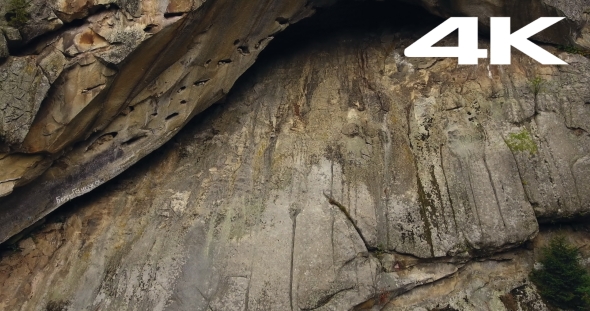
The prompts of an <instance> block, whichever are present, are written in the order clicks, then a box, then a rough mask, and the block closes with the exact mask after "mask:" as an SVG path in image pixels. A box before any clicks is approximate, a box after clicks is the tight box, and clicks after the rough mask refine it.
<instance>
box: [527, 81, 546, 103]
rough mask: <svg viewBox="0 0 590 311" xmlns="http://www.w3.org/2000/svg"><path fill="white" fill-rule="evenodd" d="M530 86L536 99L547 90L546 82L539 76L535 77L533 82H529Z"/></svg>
mask: <svg viewBox="0 0 590 311" xmlns="http://www.w3.org/2000/svg"><path fill="white" fill-rule="evenodd" d="M529 84H530V87H531V91H533V94H534V95H535V98H536V97H537V95H539V93H540V92H541V91H543V90H544V88H545V80H543V78H541V77H539V76H536V77H534V78H533V79H532V80H531V81H529Z"/></svg>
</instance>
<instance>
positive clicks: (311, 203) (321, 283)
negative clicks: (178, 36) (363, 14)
mask: <svg viewBox="0 0 590 311" xmlns="http://www.w3.org/2000/svg"><path fill="white" fill-rule="evenodd" d="M390 34H391V32H390V31H388V30H379V31H377V32H363V33H359V34H355V33H346V32H344V33H343V34H340V35H337V34H336V35H333V36H331V37H330V39H322V40H320V41H315V42H314V43H313V44H307V45H306V46H305V47H301V48H298V49H297V50H296V51H295V53H274V54H272V53H271V55H275V56H274V57H273V56H269V57H270V58H267V59H265V61H264V62H263V63H262V64H261V65H260V66H258V68H257V69H255V70H254V71H253V72H250V73H248V74H247V75H246V76H245V78H244V79H243V80H241V82H239V83H238V84H237V86H236V88H235V90H234V91H233V92H232V93H231V94H230V95H229V96H228V98H227V99H226V101H225V103H223V104H220V105H218V106H215V107H214V108H211V109H210V110H208V111H207V112H205V113H204V114H203V115H201V116H198V117H197V118H196V119H194V121H193V122H191V123H190V125H189V126H188V127H187V128H185V130H183V131H182V133H181V134H180V135H179V136H177V137H176V138H174V139H173V140H172V141H171V142H169V143H168V144H166V145H165V146H164V148H162V149H160V151H158V152H157V153H155V154H153V155H150V156H149V157H147V158H146V159H145V160H144V161H141V162H140V163H138V164H137V165H136V166H134V167H133V168H131V169H130V170H129V171H127V172H125V173H124V176H121V177H120V178H117V179H116V180H114V181H113V182H110V183H108V184H107V185H105V186H103V187H101V188H100V189H97V190H95V191H93V192H92V193H91V194H89V195H88V196H86V197H84V198H82V200H77V201H75V202H71V204H68V206H69V207H70V209H69V210H68V211H64V212H63V213H64V214H62V215H63V216H61V217H56V220H57V222H56V221H55V220H54V221H49V223H48V224H47V225H46V226H45V227H42V228H41V229H40V231H38V233H36V234H35V235H34V238H26V239H23V240H21V241H20V242H19V244H18V246H19V247H21V248H22V249H23V251H22V252H15V253H10V254H8V255H6V256H3V257H2V259H1V260H0V271H2V273H0V308H4V309H15V310H38V309H43V308H45V307H46V306H47V305H49V304H51V305H64V306H67V308H68V309H69V310H95V309H104V310H121V309H137V310H145V309H148V310H290V309H293V310H350V309H356V310H371V309H372V310H381V309H385V310H398V309H399V310H432V309H434V308H437V307H439V308H444V307H446V306H447V305H449V306H450V307H453V308H456V309H457V310H481V308H480V307H481V306H483V305H487V306H488V308H489V309H490V310H502V311H503V310H512V309H509V307H508V306H507V305H506V302H505V301H508V302H509V303H510V302H514V303H516V304H517V305H520V306H523V305H532V306H535V308H537V307H538V308H539V309H538V310H543V308H544V305H542V302H541V301H540V300H539V297H538V294H537V293H536V292H535V290H534V287H532V286H531V285H530V283H529V282H528V281H526V275H527V274H528V271H530V268H531V266H532V265H533V264H534V258H535V257H534V256H535V251H531V250H527V249H523V248H519V249H517V250H509V249H512V248H514V247H516V246H519V245H522V244H524V243H527V241H529V240H531V239H533V237H534V236H535V235H536V234H537V231H538V225H537V220H536V216H535V212H537V213H538V214H539V215H546V214H543V213H550V212H551V213H556V214H557V215H560V214H559V213H566V212H567V213H570V212H573V213H577V214H581V213H584V212H587V210H586V209H585V208H586V207H583V206H579V205H578V206H577V207H576V205H573V204H574V203H575V202H579V201H580V199H581V198H580V197H579V195H580V194H579V193H578V194H576V192H575V189H582V188H584V187H586V188H587V186H586V185H585V184H584V183H585V182H587V179H584V176H583V175H580V174H579V173H575V174H574V173H572V171H569V169H568V170H565V169H564V167H563V166H562V164H561V163H560V162H558V161H549V160H548V159H550V157H551V158H552V159H561V158H563V159H570V158H571V157H573V156H574V155H576V154H577V153H576V152H578V153H580V154H582V153H584V152H586V156H584V157H580V158H576V161H575V162H574V163H576V167H580V169H583V168H585V167H586V165H587V151H586V150H585V149H584V148H585V147H584V148H581V149H579V148H578V149H575V148H573V147H572V148H573V149H571V148H570V147H568V146H569V144H571V145H573V146H578V145H575V144H574V143H573V142H575V141H576V139H587V138H584V137H586V136H587V133H582V135H580V136H576V134H575V133H572V130H571V129H568V125H567V123H566V122H567V121H566V120H567V118H566V117H565V116H564V112H563V111H567V109H566V110H563V108H564V107H575V102H574V103H572V102H571V101H570V100H569V99H567V97H563V94H567V90H563V92H564V93H560V91H559V88H555V90H554V91H552V92H547V93H542V94H545V96H550V95H551V96H553V97H552V98H555V99H551V100H550V99H548V98H545V102H543V101H541V100H540V98H541V96H539V95H540V94H537V104H535V99H534V97H535V96H534V94H532V91H531V89H530V88H529V86H528V81H529V80H530V79H531V77H533V74H532V73H537V72H539V71H542V70H546V71H547V73H546V75H545V76H544V77H545V78H546V79H547V81H548V83H560V81H562V79H566V78H564V76H563V75H564V74H565V75H566V76H567V73H563V72H562V71H560V70H558V69H556V68H554V67H549V68H548V67H540V66H538V67H537V65H535V64H532V63H530V62H529V60H527V59H523V58H519V57H515V58H514V61H513V62H514V63H513V65H512V66H505V67H496V68H494V67H492V68H490V69H488V66H487V64H483V63H482V64H480V65H479V66H478V67H475V68H474V67H472V68H466V67H462V66H457V65H456V61H455V60H435V61H432V62H429V63H430V65H429V66H423V67H424V68H423V69H419V68H418V65H414V60H412V59H406V58H404V57H402V56H401V54H400V46H404V45H406V44H407V42H409V40H410V39H408V37H406V36H407V34H406V33H396V35H395V36H394V37H395V38H396V39H395V40H394V41H388V40H385V39H384V38H391V36H390ZM275 52H276V51H275ZM562 57H565V56H562ZM588 63H589V62H588V61H587V60H585V59H579V63H578V64H577V65H572V67H570V70H569V71H568V72H574V70H581V69H580V68H583V66H587V65H588ZM525 67H526V68H528V69H529V70H530V73H529V72H528V71H524V70H522V68H525ZM536 70H538V71H536ZM577 74H578V75H579V76H580V79H583V77H585V75H586V74H587V71H580V72H579V73H577ZM453 79H455V80H453ZM192 80H193V79H191V80H190V81H192ZM278 82H280V83H278ZM556 85H559V84H556ZM175 94H181V96H184V95H182V94H183V93H182V92H180V93H175ZM176 96H178V95H176ZM577 98H579V97H577ZM550 104H551V105H553V107H554V108H555V109H553V108H552V109H549V108H547V107H549V106H544V105H550ZM152 105H153V103H150V102H149V101H148V102H145V103H143V104H139V105H137V106H136V107H135V109H134V110H133V111H130V112H128V114H131V115H132V114H136V113H137V114H140V115H143V116H146V117H148V116H149V115H150V112H152V111H153V109H154V108H153V107H154V106H152ZM159 109H160V110H158V111H160V113H161V111H162V110H161V109H163V108H161V107H160V108H159ZM527 114H529V115H527ZM523 116H524V117H523ZM531 116H532V117H531ZM147 120H149V119H147ZM148 122H149V121H148ZM121 124H122V125H126V124H128V123H121ZM350 124H355V125H356V127H355V126H351V125H350ZM349 128H356V129H357V130H355V131H349V130H347V129H349ZM525 130H526V132H525V133H528V134H527V135H525V134H522V133H523V131H525ZM574 132H575V131H574ZM119 133H120V134H118V135H117V137H119V135H126V133H125V132H123V131H119ZM511 133H512V134H514V133H516V134H518V135H517V136H511V135H510V134H511ZM570 136H571V137H570ZM560 137H561V139H559V138H560ZM570 138H571V139H573V142H571V141H570ZM531 141H532V142H533V143H531ZM106 142H108V141H106ZM96 148H98V147H96ZM542 156H543V157H545V158H541V157H542ZM545 159H546V160H545ZM534 161H541V162H543V163H544V162H545V161H547V162H548V164H547V167H548V168H547V174H561V175H549V176H564V177H563V178H564V179H565V178H570V179H568V180H571V182H572V184H571V186H572V187H570V188H568V189H563V190H559V189H555V190H554V191H555V192H554V193H556V194H558V195H559V196H560V198H564V199H563V200H565V198H568V200H570V201H567V202H569V203H568V204H572V205H569V206H568V208H571V209H568V210H564V211H561V212H560V211H558V210H544V209H543V208H544V206H542V205H539V206H536V207H537V210H536V211H535V209H534V206H533V205H535V204H532V203H531V201H530V199H529V192H528V191H530V190H527V188H526V185H524V184H525V181H523V179H524V177H523V176H524V175H522V174H524V173H522V172H524V169H526V168H527V167H530V168H531V169H534V168H535V167H536V166H535V163H536V162H534ZM60 165H61V166H69V165H72V163H68V162H64V163H60ZM48 172H51V170H49V171H48ZM566 173H569V174H570V175H567V174H566ZM531 174H532V176H536V175H534V173H531ZM95 178H98V177H96V176H95ZM551 179H554V177H551ZM531 180H534V178H533V179H531ZM537 182H538V183H541V181H537ZM553 182H554V183H557V182H556V181H553ZM526 184H528V182H526ZM92 185H94V184H92V183H87V184H80V185H78V186H77V187H75V189H70V190H69V191H67V192H65V193H61V192H60V193H56V194H55V195H56V196H59V200H62V198H63V197H64V196H68V195H72V196H73V195H75V194H78V193H84V192H87V190H89V189H92V188H93V186H92ZM66 201H67V200H66ZM564 202H565V201H564ZM549 208H555V207H551V206H548V207H547V209H549ZM564 209H565V207H564ZM556 219H557V218H556ZM586 230H587V229H586ZM568 234H570V236H571V237H572V239H574V238H575V239H574V241H575V242H576V243H577V244H578V245H584V243H586V241H587V238H588V235H587V232H586V231H580V230H579V231H575V232H568ZM544 241H546V235H542V236H541V238H539V239H535V242H534V243H535V244H542V243H544ZM536 249H538V246H537V247H536ZM497 252H503V253H500V254H496V255H494V253H497ZM474 256H477V258H478V259H477V260H476V259H474ZM584 256H586V257H584V258H587V256H588V252H587V250H586V249H584ZM33 280H34V281H33ZM7 293H11V294H7ZM13 293H17V294H13ZM507 299H508V300H507ZM388 308H389V309H388ZM523 310H524V308H523Z"/></svg>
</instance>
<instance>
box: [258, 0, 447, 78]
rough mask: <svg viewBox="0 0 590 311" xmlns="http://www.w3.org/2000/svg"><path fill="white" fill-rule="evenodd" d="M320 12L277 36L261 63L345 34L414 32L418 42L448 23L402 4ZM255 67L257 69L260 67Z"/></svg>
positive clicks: (346, 5) (340, 6) (346, 4)
mask: <svg viewBox="0 0 590 311" xmlns="http://www.w3.org/2000/svg"><path fill="white" fill-rule="evenodd" d="M316 10H317V11H316V13H315V14H314V15H312V16H311V17H308V18H306V19H303V20H301V21H299V22H297V23H296V24H293V25H290V26H289V27H287V28H286V29H285V30H284V31H283V32H281V33H279V34H277V35H276V37H275V38H274V39H273V40H272V41H271V42H270V43H269V45H268V46H267V47H266V49H265V50H264V51H262V52H261V53H260V55H259V56H258V60H257V63H260V62H265V61H266V60H267V59H268V58H274V57H275V56H284V55H285V54H287V55H288V54H290V53H296V52H297V50H298V49H300V48H304V47H305V46H306V45H308V44H311V43H314V42H320V41H322V40H324V39H326V38H331V37H334V36H338V35H339V34H341V33H351V32H354V33H361V34H370V33H379V32H381V31H383V30H386V29H387V30H390V31H396V32H406V31H411V32H412V33H413V34H415V35H416V39H417V38H419V37H421V36H422V35H424V34H426V33H427V32H428V31H430V30H431V29H433V28H435V27H436V26H438V25H439V24H440V23H442V22H443V21H444V19H443V18H441V17H438V16H435V15H433V14H431V13H430V12H428V11H427V10H426V9H424V8H422V7H420V6H417V5H412V4H407V3H403V2H398V1H376V0H369V1H358V0H357V1H355V0H345V1H340V2H338V3H337V4H335V5H333V6H330V7H325V8H318V9H316ZM278 22H279V23H280V21H278ZM252 67H256V64H254V65H253V66H252Z"/></svg>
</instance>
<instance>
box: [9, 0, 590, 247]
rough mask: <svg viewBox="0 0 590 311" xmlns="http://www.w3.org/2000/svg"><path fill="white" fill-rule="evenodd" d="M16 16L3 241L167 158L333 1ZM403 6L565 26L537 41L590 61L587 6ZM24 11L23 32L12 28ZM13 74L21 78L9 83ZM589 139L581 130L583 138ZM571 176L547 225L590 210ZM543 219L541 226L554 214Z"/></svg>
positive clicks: (161, 4)
mask: <svg viewBox="0 0 590 311" xmlns="http://www.w3.org/2000/svg"><path fill="white" fill-rule="evenodd" d="M21 2H22V1H19V0H14V1H8V3H7V5H5V6H3V7H2V8H0V16H2V18H3V20H0V28H1V30H2V31H1V33H2V35H0V37H2V39H0V57H2V58H4V57H6V56H7V55H8V53H9V52H10V53H11V54H12V55H13V56H10V57H8V58H7V59H6V60H5V61H4V62H3V63H2V64H0V77H10V78H6V79H2V80H0V90H1V92H2V94H0V95H1V96H0V97H1V98H2V102H0V107H2V117H3V119H2V121H1V122H0V152H2V159H3V161H5V163H8V162H7V161H9V162H10V163H16V165H17V166H18V169H10V171H4V170H5V169H4V168H0V178H1V179H0V196H1V197H2V198H0V223H2V224H3V225H2V226H0V241H4V240H6V239H8V238H9V237H10V236H12V235H14V234H16V233H17V232H19V231H21V230H22V229H23V228H26V227H27V226H29V225H31V224H32V223H34V222H35V221H37V220H38V219H40V218H42V217H43V216H45V215H47V214H48V213H49V212H51V211H53V210H54V209H56V208H57V207H59V206H60V205H62V204H63V203H65V202H67V201H68V200H69V199H71V198H73V197H77V196H79V195H81V194H83V193H86V192H87V191H88V190H90V189H92V188H93V187H94V186H96V185H98V184H102V183H104V182H106V181H107V180H109V179H111V178H113V177H114V176H116V175H118V174H119V173H120V172H122V171H124V170H125V169H126V168H127V167H129V166H130V165H132V164H133V163H135V162H137V161H138V160H139V159H141V158H142V157H144V156H145V155H147V154H149V153H150V152H152V151H153V150H155V149H156V148H158V147H160V146H161V145H162V144H163V143H165V142H166V141H168V140H169V139H170V138H171V137H172V136H173V135H174V134H175V133H177V132H178V131H179V130H180V129H181V128H182V127H183V126H184V125H185V124H186V123H187V122H188V121H189V120H190V119H191V118H192V117H193V116H194V115H196V114H198V113H200V112H201V111H203V110H204V109H206V108H207V107H209V106H210V105H212V104H213V103H215V102H216V101H218V100H219V99H220V98H222V97H223V96H225V94H227V92H228V91H229V89H230V88H231V87H232V85H233V83H234V82H235V80H236V79H237V78H238V77H239V76H240V75H241V74H242V73H243V72H244V71H245V70H246V69H247V68H248V67H250V66H251V65H252V64H253V62H254V60H255V59H256V57H257V55H258V54H259V53H260V52H261V51H262V50H263V49H264V48H265V47H266V45H267V44H268V42H269V41H270V40H271V39H272V38H273V37H274V36H275V35H276V34H277V33H279V32H281V31H282V30H284V29H285V28H286V27H287V26H288V25H290V24H293V23H296V22H298V21H299V20H301V19H303V18H304V17H307V16H309V15H311V14H312V13H313V12H315V10H316V9H317V8H321V7H326V6H329V5H332V4H333V3H334V2H336V1H331V0H316V1H302V0H301V1H300V0H293V1H278V0H265V1H262V2H260V1H258V2H257V3H256V4H253V3H251V2H244V3H242V2H238V3H236V2H235V1H229V0H216V1H197V0H146V1H137V0H101V1H98V0H92V1H57V0H52V1H37V0H35V1H27V2H24V6H23V5H21V4H19V3H21ZM407 2H411V3H413V4H421V5H422V6H424V7H426V8H428V9H429V10H430V11H431V12H434V13H435V14H438V15H441V16H450V15H472V16H478V17H480V18H481V23H482V25H483V26H485V24H486V21H487V20H488V17H489V16H498V15H507V16H512V15H513V16H514V17H515V18H514V26H515V27H517V26H521V25H524V24H526V23H528V22H530V21H531V20H534V19H535V18H537V17H539V16H565V17H566V18H567V19H566V21H564V22H562V23H560V24H559V25H558V26H555V27H552V28H551V29H550V30H549V31H547V32H544V33H542V34H540V35H539V36H538V37H536V39H537V40H541V41H543V42H548V43H554V44H563V45H567V46H570V48H573V47H571V46H576V48H588V47H590V43H588V42H589V39H588V33H589V30H588V29H589V28H588V26H587V23H586V20H587V11H588V9H589V8H590V5H589V3H588V1H587V0H577V1H575V2H574V3H571V2H568V3H567V4H566V3H565V2H563V1H553V0H529V1H518V2H514V1H489V0H478V1H450V2H449V1H407ZM19 10H24V11H23V12H20V13H22V14H24V16H26V17H27V19H26V21H25V22H24V23H23V24H18V25H17V24H15V19H14V16H16V14H17V13H18V12H19ZM403 10H405V9H403ZM390 12H392V14H393V13H395V12H397V9H394V10H392V11H390ZM522 12H526V14H521V13H522ZM15 68H16V69H17V68H26V69H27V70H25V71H23V72H22V73H19V74H15V73H14V70H15ZM575 79H578V78H577V76H576V78H575ZM574 82H576V83H580V85H582V83H583V81H574ZM423 105H426V104H425V103H424V104H423ZM575 107H578V106H575ZM576 109H578V108H576ZM578 110H579V109H578ZM584 113H587V112H584ZM584 113H582V114H576V112H574V113H572V115H571V118H572V119H575V118H583V117H582V116H583V115H584ZM525 114H526V113H525ZM554 121H555V120H554ZM547 122H549V123H550V122H552V121H550V120H549V121H547ZM556 122H558V121H556ZM568 122H569V121H568ZM575 122H576V124H578V123H583V122H584V121H583V120H582V121H575ZM570 125H572V124H568V126H570ZM572 126H573V125H572ZM584 126H585V125H584ZM584 126H580V127H579V128H580V129H581V130H587V128H585V127H584ZM572 128H578V127H577V126H573V127H572ZM359 129H360V128H358V125H356V127H355V125H349V127H348V128H347V129H344V131H345V132H346V133H349V135H355V131H357V130H359ZM547 130H549V131H551V129H547ZM562 134H563V133H562ZM522 135H525V136H526V133H524V134H522ZM553 147H556V148H560V146H557V145H554V146H553ZM572 152H574V151H571V150H570V151H567V154H563V155H562V156H563V157H564V158H568V159H570V160H571V159H572V158H575V157H577V155H578V154H580V153H584V152H585V151H584V150H581V151H580V150H579V152H578V151H575V152H574V153H572ZM576 152H577V153H576ZM21 159H22V160H23V161H24V162H23V163H19V161H21ZM496 160H499V159H496ZM576 160H578V158H576ZM491 161H494V159H491ZM517 161H521V160H519V159H518V158H517ZM522 161H524V160H522ZM522 161H521V162H522ZM549 162H550V163H552V162H553V161H549ZM587 162H588V161H587V160H581V162H579V163H576V164H575V165H576V168H577V169H576V171H577V172H584V170H587V167H588V163H587ZM31 163H33V164H31ZM482 163H483V162H482ZM482 163H480V164H478V165H482ZM449 165H451V163H449ZM520 165H521V166H522V164H520ZM548 165H551V164H548ZM541 166H542V165H541ZM560 169H561V168H553V169H552V170H553V171H552V172H553V173H552V174H554V173H555V170H560ZM563 169H565V168H563ZM418 170H420V169H418ZM538 170H544V171H543V172H538ZM548 170H550V168H545V169H544V168H539V167H538V166H535V167H534V168H530V169H529V170H527V172H525V173H530V174H533V175H534V176H533V177H530V178H532V179H535V178H537V175H538V174H541V177H539V178H546V177H548V176H550V175H548V174H549V173H548ZM437 174H438V173H437ZM575 174H578V175H579V176H578V175H576V176H575V177H571V176H569V175H568V176H562V177H560V178H562V179H567V180H568V183H567V184H564V185H565V189H567V191H569V192H571V193H569V194H567V196H568V197H569V198H568V199H563V200H559V202H560V203H559V204H560V205H564V206H567V208H566V209H561V210H562V212H557V213H552V217H553V216H559V215H562V214H563V215H565V216H570V215H572V211H574V212H573V213H574V214H575V213H577V212H576V211H577V210H575V206H578V205H580V204H582V203H579V202H577V201H576V199H575V198H573V197H575V196H576V195H577V196H579V195H580V194H574V192H576V191H579V190H574V189H577V188H576V187H577V186H573V183H572V178H573V179H576V180H583V179H584V178H585V176H587V174H584V173H575ZM570 175H571V174H570ZM543 176H544V177H543ZM419 178H421V179H422V178H425V176H419ZM436 178H437V179H440V176H438V177H436ZM461 178H464V176H463V177H461ZM476 178H479V177H476ZM541 182H543V183H545V185H546V186H547V187H549V188H543V189H541V190H537V189H536V188H535V189H532V188H534V187H536V186H534V185H536V184H531V185H532V186H530V187H528V188H531V189H527V191H528V192H530V193H532V192H539V193H535V196H534V200H540V199H541V198H543V196H549V197H551V198H552V200H553V201H556V200H557V196H561V195H562V194H561V190H560V189H555V188H553V187H552V186H551V185H549V184H547V182H545V181H541ZM531 183H533V181H531ZM548 183H551V182H548ZM24 185H26V188H24V187H23V186H24ZM576 185H577V184H576ZM554 192H555V193H559V195H558V194H554ZM31 194H33V195H31ZM553 201H552V202H553ZM539 204H540V205H543V203H539ZM537 210H539V211H540V212H539V214H538V215H539V216H541V217H545V216H546V215H544V214H543V213H544V212H543V211H546V210H547V209H546V208H544V207H542V206H540V207H539V208H537ZM578 212H579V211H578Z"/></svg>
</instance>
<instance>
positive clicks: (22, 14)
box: [5, 0, 30, 28]
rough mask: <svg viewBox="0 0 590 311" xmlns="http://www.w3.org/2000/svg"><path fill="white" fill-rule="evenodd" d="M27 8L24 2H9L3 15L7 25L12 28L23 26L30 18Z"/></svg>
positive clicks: (24, 0) (17, 0)
mask: <svg viewBox="0 0 590 311" xmlns="http://www.w3.org/2000/svg"><path fill="white" fill-rule="evenodd" d="M28 6H29V4H28V3H27V2H26V0H9V2H8V5H7V7H8V10H6V15H5V18H6V21H8V25H9V26H12V27H14V28H21V27H22V26H24V25H25V24H26V23H27V21H29V18H30V16H29V13H27V8H28Z"/></svg>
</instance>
